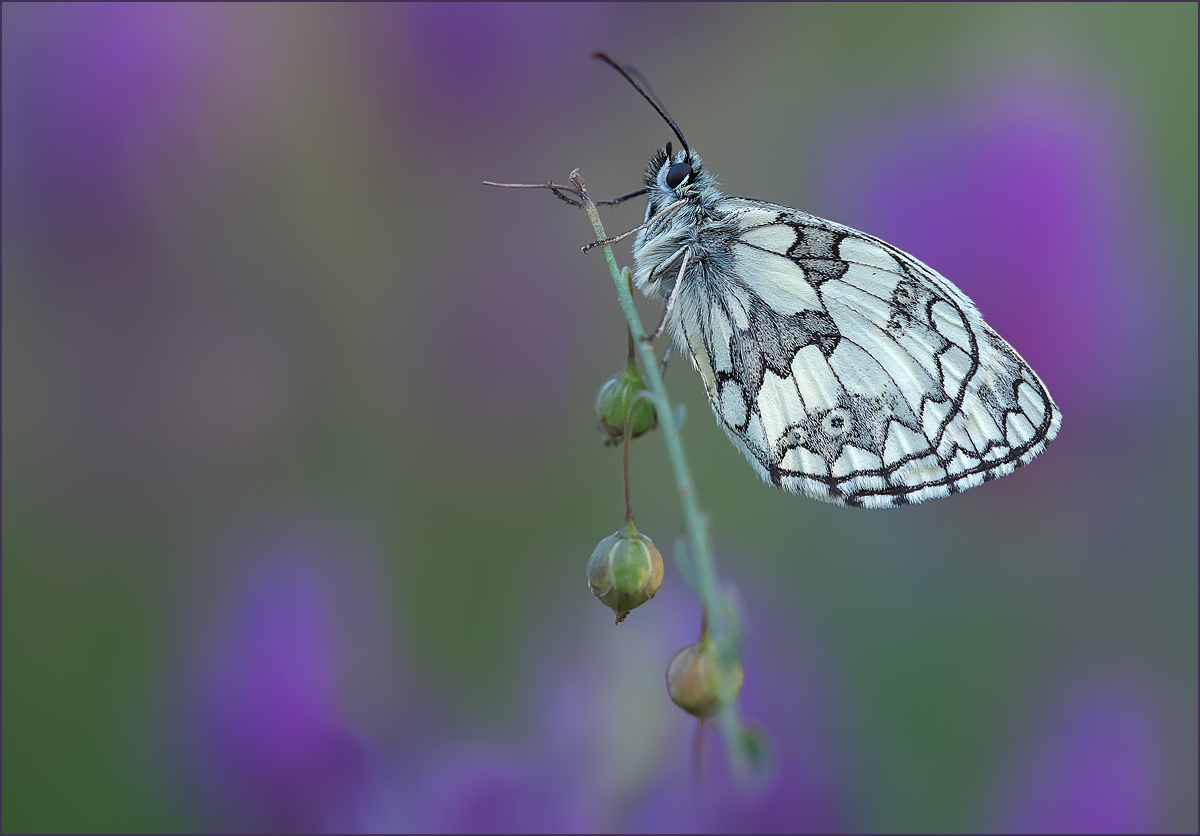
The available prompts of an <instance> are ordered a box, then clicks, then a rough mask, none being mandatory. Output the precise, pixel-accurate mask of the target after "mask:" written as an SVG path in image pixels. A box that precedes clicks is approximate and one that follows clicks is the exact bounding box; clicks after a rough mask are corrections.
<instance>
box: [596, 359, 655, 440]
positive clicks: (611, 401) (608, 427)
mask: <svg viewBox="0 0 1200 836" xmlns="http://www.w3.org/2000/svg"><path fill="white" fill-rule="evenodd" d="M645 389H646V381H644V380H642V373H641V372H640V371H638V367H637V364H636V363H634V362H632V361H631V362H630V363H629V364H628V365H626V366H625V369H624V371H620V372H617V373H616V374H614V375H613V376H612V377H610V378H609V379H608V380H606V381H604V385H603V386H601V387H600V391H599V392H597V393H596V414H597V415H599V416H600V431H601V432H602V433H604V436H605V440H604V443H605V444H606V445H608V446H612V445H614V444H620V443H621V442H622V441H623V440H624V439H625V420H626V419H627V418H629V411H630V409H631V408H632V410H633V418H632V419H631V420H630V431H631V435H632V436H633V437H634V438H637V437H638V436H639V435H642V434H643V433H647V432H649V431H650V430H652V429H654V428H655V427H657V426H658V413H657V412H655V411H654V404H652V403H650V401H648V400H646V399H645V398H642V399H641V400H639V401H638V402H637V403H634V402H633V399H634V397H636V396H637V393H638V392H643V391H645Z"/></svg>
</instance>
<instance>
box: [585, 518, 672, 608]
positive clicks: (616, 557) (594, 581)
mask: <svg viewBox="0 0 1200 836" xmlns="http://www.w3.org/2000/svg"><path fill="white" fill-rule="evenodd" d="M587 575H588V587H590V588H591V590H592V594H593V595H595V596H596V597H597V598H599V599H600V600H601V601H603V602H604V603H605V604H607V605H608V607H609V608H610V609H611V610H612V611H613V612H614V613H616V614H617V622H616V623H617V624H620V623H621V622H622V621H624V620H625V616H627V615H629V611H630V610H631V609H633V608H634V607H639V606H641V605H642V604H644V603H646V602H647V601H649V600H650V599H651V598H653V597H654V593H656V592H658V587H659V586H660V585H661V584H662V579H663V562H662V555H661V554H659V553H658V549H656V548H655V547H654V543H653V542H652V541H651V540H650V538H649V537H647V536H646V535H644V534H642V533H641V532H639V531H638V530H637V529H636V528H634V526H633V523H632V522H630V523H626V524H625V527H624V528H622V529H621V530H620V531H618V532H617V533H616V534H610V535H609V536H608V537H605V538H604V539H603V540H601V541H600V545H598V546H596V550H595V551H594V552H592V557H591V559H590V560H588V565H587Z"/></svg>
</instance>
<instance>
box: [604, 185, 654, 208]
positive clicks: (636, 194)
mask: <svg viewBox="0 0 1200 836" xmlns="http://www.w3.org/2000/svg"><path fill="white" fill-rule="evenodd" d="M649 191H650V190H649V189H638V190H637V191H636V192H630V193H629V194H623V195H621V196H620V197H614V198H613V199H612V200H597V201H596V205H597V206H616V205H617V204H618V203H624V202H625V201H627V200H632V199H633V198H635V197H641V196H642V195H644V194H646V193H647V192H649Z"/></svg>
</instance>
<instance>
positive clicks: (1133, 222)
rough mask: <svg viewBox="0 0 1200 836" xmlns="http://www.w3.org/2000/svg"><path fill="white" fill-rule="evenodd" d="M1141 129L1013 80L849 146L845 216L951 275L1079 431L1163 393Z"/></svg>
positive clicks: (1096, 105) (829, 175)
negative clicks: (1093, 419)
mask: <svg viewBox="0 0 1200 836" xmlns="http://www.w3.org/2000/svg"><path fill="white" fill-rule="evenodd" d="M1126 121H1127V120H1125V119H1123V118H1121V115H1120V114H1119V113H1116V112H1114V108H1113V106H1112V105H1111V104H1108V103H1105V102H1104V101H1103V100H1102V99H1101V98H1100V97H1099V96H1094V95H1091V94H1090V93H1089V91H1087V90H1079V89H1074V88H1071V87H1069V86H1068V85H1067V84H1065V83H1062V82H1057V81H1055V80H1054V79H1053V78H1052V77H1045V76H1039V77H1037V78H1015V79H1011V80H1009V81H1007V82H1001V83H998V84H996V86H995V87H993V88H992V89H990V90H987V91H983V92H981V93H977V94H976V95H975V96H974V97H973V101H972V102H971V103H970V104H969V105H966V106H951V107H945V108H944V109H943V108H939V107H938V106H927V107H923V108H917V109H915V110H914V111H913V112H907V111H906V112H905V115H904V117H903V118H901V119H895V120H893V121H890V122H887V123H885V124H882V125H880V124H870V125H863V126H860V127H859V128H858V129H857V130H856V131H855V133H854V135H853V136H851V137H843V138H842V139H841V140H840V141H839V142H838V144H837V145H836V146H831V147H834V148H836V150H834V151H832V152H831V153H830V154H829V157H830V158H831V159H830V162H829V164H828V165H826V166H823V167H822V169H821V170H822V171H823V172H824V174H823V176H822V180H821V182H822V191H823V193H824V194H825V195H827V196H828V205H830V206H833V207H834V209H833V210H831V213H832V212H837V213H838V215H839V217H837V218H835V220H839V221H841V222H844V223H848V224H849V225H851V226H856V227H858V228H860V229H863V230H864V231H867V232H869V233H871V234H873V235H876V236H878V237H880V238H883V239H884V240H886V241H888V242H889V243H891V244H893V245H895V246H897V247H899V248H900V249H902V250H905V251H906V252H909V253H911V254H913V255H914V256H916V257H917V258H919V259H921V260H922V261H924V262H925V263H927V264H929V265H930V266H931V267H933V268H934V269H935V270H937V271H938V272H940V273H942V274H943V275H944V276H946V277H947V278H949V279H950V280H951V281H952V282H954V283H955V284H956V285H957V286H958V287H959V288H961V289H962V290H963V291H964V292H965V293H966V294H967V295H968V296H970V297H971V299H972V300H974V302H975V303H976V304H977V306H978V307H979V309H980V311H981V312H982V313H983V315H984V317H985V318H986V320H987V321H988V323H989V324H991V325H992V327H994V328H995V329H996V330H997V331H998V332H999V333H1000V335H1001V336H1003V337H1004V338H1005V339H1007V340H1008V341H1009V342H1010V343H1012V345H1013V346H1014V347H1015V348H1016V349H1017V350H1018V351H1019V352H1020V353H1021V354H1022V355H1023V356H1024V357H1025V358H1026V360H1028V361H1029V363H1030V365H1032V366H1033V368H1034V369H1035V370H1036V371H1037V372H1038V374H1039V375H1040V376H1041V377H1042V378H1043V380H1045V382H1046V384H1047V386H1048V387H1049V389H1050V391H1051V393H1052V394H1053V395H1054V398H1055V399H1056V401H1058V403H1059V405H1060V406H1061V407H1062V409H1063V413H1064V415H1065V416H1066V420H1067V422H1068V423H1071V422H1072V421H1073V420H1075V418H1076V416H1081V415H1087V414H1089V413H1091V412H1093V411H1094V410H1095V409H1096V408H1097V407H1112V406H1113V405H1114V404H1117V403H1119V402H1121V401H1128V399H1129V398H1130V397H1131V395H1134V394H1136V393H1137V392H1138V391H1140V387H1143V386H1147V385H1149V384H1150V383H1151V381H1149V380H1148V379H1147V378H1148V376H1147V375H1146V374H1145V373H1144V372H1145V370H1146V369H1148V368H1152V367H1153V364H1152V363H1151V362H1150V361H1151V360H1152V359H1153V357H1154V352H1155V351H1156V350H1157V342H1156V335H1155V334H1154V332H1153V329H1152V326H1151V321H1152V320H1151V316H1150V314H1151V310H1150V305H1151V302H1150V300H1151V299H1152V298H1153V297H1154V295H1155V294H1156V293H1157V292H1158V286H1157V276H1156V270H1155V265H1156V263H1157V262H1156V258H1155V256H1154V254H1153V251H1152V248H1151V247H1150V238H1149V235H1148V232H1149V225H1148V223H1147V222H1146V220H1145V214H1146V213H1145V207H1144V204H1143V196H1142V195H1140V194H1138V193H1137V190H1136V189H1135V188H1134V187H1133V186H1132V185H1131V184H1132V183H1133V182H1135V176H1136V172H1134V171H1133V170H1132V165H1133V163H1132V160H1133V159H1135V157H1134V155H1133V154H1132V153H1131V151H1130V149H1129V148H1128V147H1127V145H1128V140H1127V139H1126V137H1125V136H1124V132H1123V129H1122V126H1123V125H1124V124H1125V123H1126Z"/></svg>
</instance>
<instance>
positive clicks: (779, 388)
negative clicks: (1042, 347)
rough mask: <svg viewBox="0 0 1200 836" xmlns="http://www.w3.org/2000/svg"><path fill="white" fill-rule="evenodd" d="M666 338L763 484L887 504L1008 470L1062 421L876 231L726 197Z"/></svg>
mask: <svg viewBox="0 0 1200 836" xmlns="http://www.w3.org/2000/svg"><path fill="white" fill-rule="evenodd" d="M720 208H721V209H722V210H723V211H722V215H723V216H724V220H723V222H722V225H721V227H720V229H719V230H716V231H714V232H713V234H712V235H711V236H710V239H709V241H708V242H707V243H706V242H705V241H704V240H703V239H704V233H703V232H702V233H701V239H702V240H701V243H702V245H704V246H705V260H704V263H703V264H702V265H698V266H697V267H696V268H695V269H696V272H695V273H693V274H692V275H690V276H689V281H688V282H687V283H686V285H687V288H688V293H687V294H686V295H684V294H681V310H680V311H679V314H678V317H677V334H678V336H679V337H681V338H682V340H683V341H684V342H686V344H687V347H688V348H689V349H690V351H691V353H692V356H693V359H694V361H695V362H696V365H697V367H698V368H699V369H700V371H701V374H702V376H703V377H704V382H705V387H706V389H707V391H708V396H709V401H710V402H711V404H712V407H713V411H714V412H715V413H716V415H717V419H718V422H719V423H720V424H721V426H722V427H723V428H724V429H725V431H726V432H727V433H728V434H729V436H730V438H731V439H732V440H733V442H734V444H735V445H736V446H737V447H738V448H739V449H740V450H741V451H742V453H743V455H745V456H746V458H747V459H748V460H749V461H750V463H751V464H752V465H753V466H754V467H755V470H756V471H757V472H758V473H759V475H760V476H761V477H762V478H763V479H764V480H766V481H768V482H770V483H771V484H774V485H775V486H777V487H780V488H783V489H785V490H788V491H792V492H795V493H804V494H807V495H808V496H811V497H814V498H817V499H821V500H824V501H827V502H833V503H837V504H839V505H853V506H860V507H867V508H887V507H892V506H895V505H904V504H911V503H916V502H921V501H922V500H925V499H930V498H934V497H941V496H946V495H948V494H951V493H957V492H959V491H963V490H966V489H967V488H970V487H974V486H975V485H979V484H981V483H983V482H985V481H988V480H990V479H994V478H996V477H998V476H1003V475H1005V474H1007V473H1011V472H1012V471H1013V470H1015V469H1016V468H1017V467H1020V466H1021V465H1023V464H1025V463H1027V462H1029V461H1030V460H1031V459H1032V458H1033V457H1034V456H1036V455H1037V454H1038V453H1039V452H1041V451H1042V450H1043V449H1044V448H1045V446H1046V444H1047V443H1048V442H1049V441H1050V440H1051V439H1053V438H1054V436H1055V435H1056V434H1057V432H1058V428H1059V424H1060V423H1061V415H1060V413H1059V411H1058V409H1057V408H1056V407H1055V405H1054V402H1053V400H1051V398H1050V395H1049V393H1048V392H1047V391H1046V388H1045V386H1044V385H1043V384H1042V382H1041V380H1039V379H1038V376H1037V375H1036V374H1035V373H1034V372H1033V370H1032V369H1031V368H1030V367H1029V365H1028V364H1027V363H1025V361H1024V360H1022V359H1021V357H1020V356H1019V355H1018V354H1017V353H1016V351H1014V350H1013V349H1012V347H1011V346H1009V345H1008V343H1006V342H1005V341H1004V340H1003V339H1001V338H1000V336H999V335H997V334H996V332H995V331H993V330H992V329H991V328H990V327H988V325H987V324H986V323H985V322H984V321H983V319H982V318H981V317H980V315H979V312H978V311H977V310H976V309H975V306H974V304H972V302H971V300H970V299H968V298H967V297H966V296H965V295H964V294H963V293H962V292H961V291H960V290H958V289H957V288H956V287H954V285H952V284H951V283H950V282H948V281H947V280H946V279H945V278H943V277H942V276H941V275H939V274H938V273H937V272H935V271H934V270H931V269H930V268H929V267H927V266H925V265H924V264H922V263H921V262H920V261H918V260H917V259H915V258H913V257H912V256H910V255H908V254H906V253H904V252H901V251H900V250H897V249H896V248H895V247H892V246H890V245H888V244H886V243H884V242H883V241H880V240H878V239H876V238H873V237H871V236H869V235H865V234H864V233H861V232H858V231H856V230H853V229H850V228H848V227H843V226H840V225H838V224H834V223H831V222H829V221H825V220H822V219H820V218H816V217H814V216H812V215H807V214H805V213H803V212H799V211H796V210H794V209H790V208H787V207H783V206H775V205H771V204H764V203H760V202H758V201H749V200H743V199H740V198H724V199H723V200H722V206H721V207H720Z"/></svg>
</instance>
